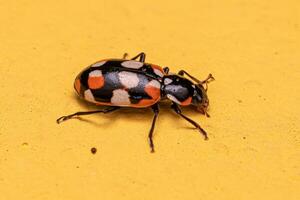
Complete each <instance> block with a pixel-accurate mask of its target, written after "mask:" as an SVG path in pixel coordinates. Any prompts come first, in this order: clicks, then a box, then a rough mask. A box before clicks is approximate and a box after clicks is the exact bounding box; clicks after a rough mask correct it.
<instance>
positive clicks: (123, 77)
mask: <svg viewBox="0 0 300 200" xmlns="http://www.w3.org/2000/svg"><path fill="white" fill-rule="evenodd" d="M119 79H120V81H121V83H122V85H124V86H125V87H126V88H134V87H136V86H138V84H139V78H138V76H137V74H136V73H133V72H126V71H122V72H120V73H119Z"/></svg>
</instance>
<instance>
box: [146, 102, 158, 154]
mask: <svg viewBox="0 0 300 200" xmlns="http://www.w3.org/2000/svg"><path fill="white" fill-rule="evenodd" d="M152 110H153V112H154V117H153V120H152V125H151V129H150V131H149V135H148V138H149V145H150V148H151V153H154V144H153V131H154V127H155V123H156V119H157V117H158V113H159V108H158V104H154V105H153V106H152Z"/></svg>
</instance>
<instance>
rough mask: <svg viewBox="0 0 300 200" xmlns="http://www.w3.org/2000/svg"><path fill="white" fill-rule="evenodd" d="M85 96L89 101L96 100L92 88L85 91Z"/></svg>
mask: <svg viewBox="0 0 300 200" xmlns="http://www.w3.org/2000/svg"><path fill="white" fill-rule="evenodd" d="M84 98H85V99H86V100H87V101H90V102H95V98H94V95H93V93H92V91H91V90H90V89H88V90H86V91H84Z"/></svg>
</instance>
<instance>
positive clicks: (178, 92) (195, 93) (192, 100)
mask: <svg viewBox="0 0 300 200" xmlns="http://www.w3.org/2000/svg"><path fill="white" fill-rule="evenodd" d="M212 80H214V78H213V77H212V75H211V74H210V75H209V76H208V78H207V79H206V80H204V81H198V80H197V79H195V78H193V81H195V82H196V83H193V82H192V81H190V80H188V79H186V78H185V77H183V76H180V75H165V76H164V78H163V85H164V86H163V92H164V94H165V95H166V97H167V98H169V99H170V100H171V101H173V102H175V103H177V104H179V105H182V106H188V105H193V106H195V107H196V109H197V110H198V111H199V112H201V113H202V114H204V115H206V116H207V117H209V114H208V113H207V109H208V105H209V100H208V97H207V84H208V82H210V81H212ZM203 85H205V88H204V87H203Z"/></svg>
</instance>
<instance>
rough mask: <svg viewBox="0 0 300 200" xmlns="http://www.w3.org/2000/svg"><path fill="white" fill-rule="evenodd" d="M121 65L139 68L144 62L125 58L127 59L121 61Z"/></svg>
mask: <svg viewBox="0 0 300 200" xmlns="http://www.w3.org/2000/svg"><path fill="white" fill-rule="evenodd" d="M121 65H122V66H123V67H127V68H132V69H139V68H141V67H142V66H143V65H144V63H142V62H138V61H135V60H127V61H124V62H122V63H121Z"/></svg>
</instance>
